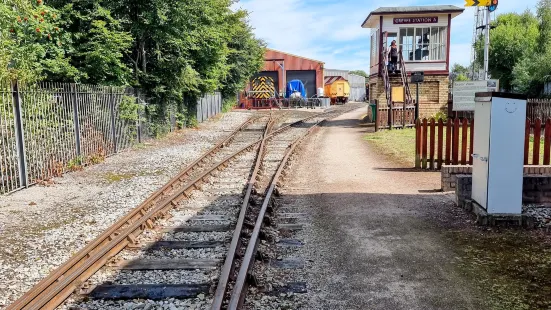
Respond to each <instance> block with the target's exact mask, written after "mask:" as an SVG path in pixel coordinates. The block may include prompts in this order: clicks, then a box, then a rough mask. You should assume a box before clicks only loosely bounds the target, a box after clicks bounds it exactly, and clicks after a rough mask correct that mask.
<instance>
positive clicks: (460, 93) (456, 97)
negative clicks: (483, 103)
mask: <svg viewBox="0 0 551 310" xmlns="http://www.w3.org/2000/svg"><path fill="white" fill-rule="evenodd" d="M498 90H499V80H484V81H456V82H453V110H454V111H474V106H475V104H474V97H475V93H477V92H494V91H498Z"/></svg>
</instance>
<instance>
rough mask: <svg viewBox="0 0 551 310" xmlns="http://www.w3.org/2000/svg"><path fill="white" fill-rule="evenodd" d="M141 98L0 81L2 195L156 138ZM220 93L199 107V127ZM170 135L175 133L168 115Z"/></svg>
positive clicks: (215, 109)
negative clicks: (172, 132)
mask: <svg viewBox="0 0 551 310" xmlns="http://www.w3.org/2000/svg"><path fill="white" fill-rule="evenodd" d="M146 105H147V103H146V101H145V100H144V98H143V96H141V95H139V93H138V92H137V91H136V90H134V89H132V88H124V87H105V86H93V85H81V84H67V83H40V84H32V85H21V84H20V85H18V84H17V83H12V82H6V81H0V194H3V193H9V192H12V191H14V190H17V189H20V188H23V187H26V186H29V185H32V184H34V183H37V182H40V181H41V180H48V179H50V178H51V177H56V176H60V175H61V174H62V173H64V172H66V171H68V170H72V169H78V168H79V167H82V166H84V165H87V164H91V163H97V162H99V161H101V160H102V159H103V158H104V157H106V156H110V155H113V154H115V153H117V152H118V151H121V150H124V149H128V148H130V147H132V146H133V145H135V144H136V143H140V142H142V141H144V140H147V139H149V138H151V137H154V135H153V134H152V131H153V130H152V128H153V127H154V126H155V124H153V122H151V120H150V119H148V118H147V117H146V115H145V113H144V107H145V106H146ZM221 105H222V103H221V96H220V94H219V93H216V94H214V95H207V96H205V97H204V98H202V99H200V100H199V101H198V102H197V111H198V112H197V120H198V121H199V122H202V121H204V120H206V119H207V118H209V117H212V116H214V115H216V114H218V113H220V110H221ZM169 115H170V116H169V121H168V124H165V125H167V126H169V127H170V129H169V130H170V131H172V130H174V129H175V127H176V119H175V113H169Z"/></svg>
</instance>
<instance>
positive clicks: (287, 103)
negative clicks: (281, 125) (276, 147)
mask: <svg viewBox="0 0 551 310" xmlns="http://www.w3.org/2000/svg"><path fill="white" fill-rule="evenodd" d="M329 105H330V98H290V99H289V98H270V99H255V98H248V99H246V100H244V102H243V104H242V106H240V108H243V109H294V108H311V109H313V108H327V107H329Z"/></svg>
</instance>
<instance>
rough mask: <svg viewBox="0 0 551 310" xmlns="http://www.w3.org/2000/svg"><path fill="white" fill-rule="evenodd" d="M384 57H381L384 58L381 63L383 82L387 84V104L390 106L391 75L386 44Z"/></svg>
mask: <svg viewBox="0 0 551 310" xmlns="http://www.w3.org/2000/svg"><path fill="white" fill-rule="evenodd" d="M382 50H383V51H382V53H383V55H382V57H381V59H382V60H383V61H382V63H381V64H380V65H381V75H382V77H383V82H384V85H385V95H386V100H387V104H388V106H390V77H389V76H388V67H387V62H388V54H387V49H386V47H385V46H383V48H382Z"/></svg>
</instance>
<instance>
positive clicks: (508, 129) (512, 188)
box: [476, 97, 526, 214]
mask: <svg viewBox="0 0 551 310" xmlns="http://www.w3.org/2000/svg"><path fill="white" fill-rule="evenodd" d="M525 126H526V101H525V100H518V99H508V98H499V97H494V98H493V99H492V129H491V133H490V153H491V155H490V161H489V171H488V173H489V174H488V208H487V210H488V213H506V214H520V213H521V212H522V179H523V177H522V175H523V170H524V168H523V167H524V132H525ZM476 130H478V129H476Z"/></svg>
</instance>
